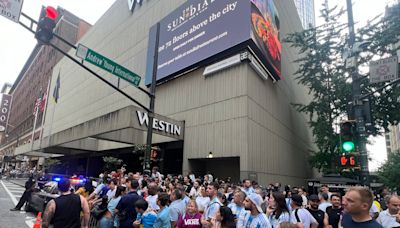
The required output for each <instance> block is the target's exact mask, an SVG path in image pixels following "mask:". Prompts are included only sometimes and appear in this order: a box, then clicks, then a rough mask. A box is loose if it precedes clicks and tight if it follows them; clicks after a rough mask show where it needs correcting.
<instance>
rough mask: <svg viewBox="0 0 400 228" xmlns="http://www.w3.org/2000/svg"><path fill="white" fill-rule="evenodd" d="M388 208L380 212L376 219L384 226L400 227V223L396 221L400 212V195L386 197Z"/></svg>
mask: <svg viewBox="0 0 400 228" xmlns="http://www.w3.org/2000/svg"><path fill="white" fill-rule="evenodd" d="M385 200H386V205H387V207H388V209H387V210H385V211H382V212H381V213H379V217H378V219H377V220H376V221H377V222H378V223H379V224H381V225H382V226H383V227H400V223H399V222H398V221H396V216H398V214H399V212H400V197H399V196H397V195H392V196H387V197H385Z"/></svg>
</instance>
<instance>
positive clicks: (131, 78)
mask: <svg viewBox="0 0 400 228" xmlns="http://www.w3.org/2000/svg"><path fill="white" fill-rule="evenodd" d="M76 56H77V57H79V58H81V59H83V60H85V61H87V62H89V63H91V64H93V65H95V66H97V67H100V68H101V69H103V70H106V71H108V72H110V73H111V74H113V75H115V76H117V77H119V78H121V79H124V80H125V81H127V82H129V83H131V84H133V85H134V86H136V87H138V86H139V84H140V80H141V78H140V76H139V75H137V74H135V73H134V72H132V71H130V70H128V69H126V68H125V67H123V66H121V65H119V64H117V63H115V62H114V61H112V60H110V59H109V58H107V57H104V56H102V55H100V54H99V53H97V52H95V51H93V50H91V49H89V48H88V47H85V46H83V45H82V44H78V48H77V49H76Z"/></svg>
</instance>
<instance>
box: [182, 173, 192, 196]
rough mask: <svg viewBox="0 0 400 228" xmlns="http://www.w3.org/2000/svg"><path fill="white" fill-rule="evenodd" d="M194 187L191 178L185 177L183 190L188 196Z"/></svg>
mask: <svg viewBox="0 0 400 228" xmlns="http://www.w3.org/2000/svg"><path fill="white" fill-rule="evenodd" d="M192 186H193V185H192V181H191V180H190V178H189V176H184V177H183V188H184V190H185V192H186V193H187V194H189V193H190V190H191V189H192Z"/></svg>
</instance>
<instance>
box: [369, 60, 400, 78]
mask: <svg viewBox="0 0 400 228" xmlns="http://www.w3.org/2000/svg"><path fill="white" fill-rule="evenodd" d="M398 65H399V64H398V63H397V56H393V57H389V58H385V59H380V60H378V61H372V62H370V64H369V73H370V83H379V82H386V81H392V80H396V79H398Z"/></svg>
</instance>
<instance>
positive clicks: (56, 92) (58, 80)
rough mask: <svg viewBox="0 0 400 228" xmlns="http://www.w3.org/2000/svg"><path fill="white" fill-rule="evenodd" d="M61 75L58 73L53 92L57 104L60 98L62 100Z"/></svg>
mask: <svg viewBox="0 0 400 228" xmlns="http://www.w3.org/2000/svg"><path fill="white" fill-rule="evenodd" d="M60 73H61V71H59V72H58V76H57V81H56V86H55V87H54V91H53V98H54V101H55V102H56V103H57V101H58V98H60Z"/></svg>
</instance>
